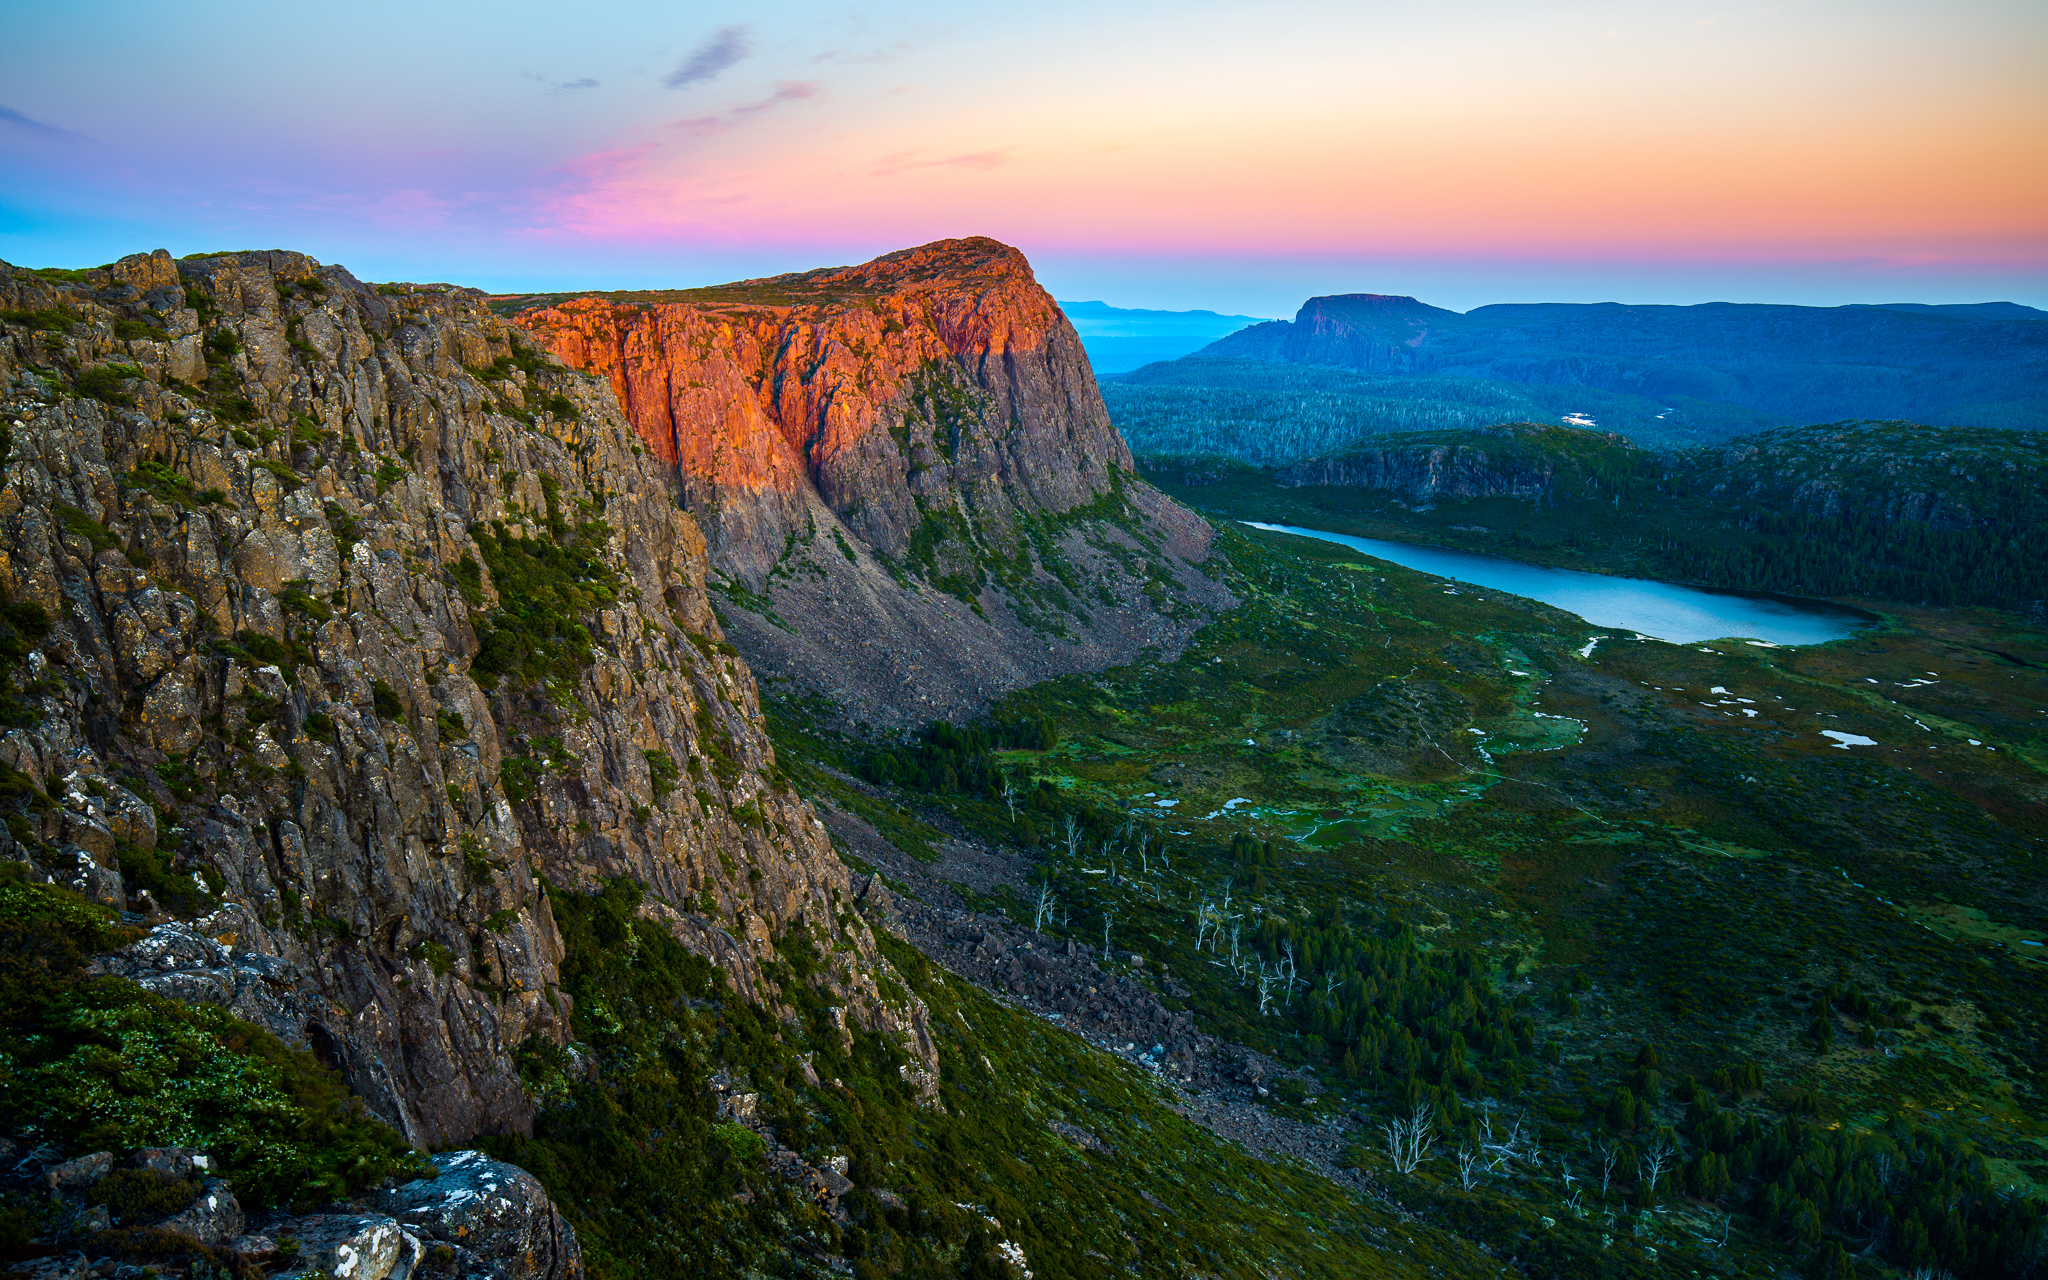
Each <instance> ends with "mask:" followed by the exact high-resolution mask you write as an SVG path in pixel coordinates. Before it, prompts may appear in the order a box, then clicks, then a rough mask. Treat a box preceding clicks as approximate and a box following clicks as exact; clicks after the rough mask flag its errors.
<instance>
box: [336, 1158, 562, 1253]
mask: <svg viewBox="0 0 2048 1280" xmlns="http://www.w3.org/2000/svg"><path fill="white" fill-rule="evenodd" d="M434 1163H435V1165H436V1166H437V1167H438V1168H439V1169H440V1174H439V1175H438V1176H436V1177H433V1178H422V1179H419V1180H418V1181H414V1182H408V1183H405V1184H403V1185H402V1186H397V1187H393V1188H391V1189H390V1190H388V1191H385V1192H382V1193H381V1194H379V1195H378V1197H377V1207H378V1208H379V1209H382V1210H383V1211H384V1212H386V1213H388V1214H390V1215H391V1216H392V1217H394V1218H396V1219H398V1221H400V1222H402V1223H404V1224H405V1225H406V1226H407V1227H409V1228H411V1229H413V1230H414V1231H416V1232H418V1233H420V1234H421V1235H423V1236H431V1237H432V1238H433V1239H435V1240H438V1241H441V1242H443V1243H445V1244H449V1245H453V1246H457V1247H459V1248H460V1249H462V1250H464V1251H466V1252H467V1253H469V1254H471V1255H473V1256H474V1258H475V1260H476V1261H477V1263H478V1264H480V1265H482V1266H485V1267H488V1268H489V1272H490V1274H491V1276H492V1277H494V1280H574V1278H576V1277H581V1276H582V1274H583V1252H582V1249H581V1248H580V1247H579V1246H578V1245H577V1243H576V1233H575V1231H573V1230H572V1229H571V1228H570V1226H569V1224H568V1223H567V1222H564V1221H563V1220H562V1215H561V1214H559V1213H557V1212H556V1211H555V1206H554V1204H553V1202H551V1201H550V1200H549V1199H548V1194H547V1191H546V1190H545V1189H543V1188H542V1187H541V1185H540V1182H539V1180H538V1179H536V1178H535V1177H534V1176H533V1175H532V1174H530V1173H528V1172H526V1171H525V1170H524V1169H520V1168H518V1167H516V1166H514V1165H509V1164H504V1163H501V1162H499V1161H497V1160H493V1159H491V1158H490V1157H489V1156H487V1155H485V1154H484V1153H483V1152H481V1151H453V1152H447V1153H444V1154H442V1155H438V1156H435V1157H434Z"/></svg>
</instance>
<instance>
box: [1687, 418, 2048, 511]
mask: <svg viewBox="0 0 2048 1280" xmlns="http://www.w3.org/2000/svg"><path fill="white" fill-rule="evenodd" d="M1674 469H1675V471H1676V473H1677V474H1678V476H1679V477H1680V478H1681V479H1682V480H1683V481H1684V482H1685V483H1687V484H1688V485H1689V486H1690V487H1691V488H1692V489H1693V490H1694V491H1695V492H1698V493H1700V494H1701V495H1702V496H1704V497H1707V498H1709V499H1711V500H1712V501H1714V502H1716V503H1718V504H1722V505H1725V506H1728V507H1731V508H1737V509H1759V508H1760V509H1763V510H1767V511H1774V512H1798V513H1799V514H1801V515H1806V516H1813V517H1816V518H1819V519H1824V520H1839V521H1846V522H1850V523H1864V524H1872V525H1884V526H1890V525H1926V526H1927V527H1928V528H1930V529H1933V530H1937V531H1940V532H1943V533H1958V532H1962V531H1965V530H1994V529H2001V528H2004V529H2011V530H2014V531H2016V532H2017V531H2025V530H2030V529H2038V528H2039V527H2040V526H2041V524H2042V523H2043V521H2048V499H2044V497H2043V492H2044V489H2043V478H2044V474H2048V437H2043V436H2042V434H2041V433H2040V432H2034V431H1995V430H1985V429H1972V428H1967V427H1927V426H1921V425H1919V424H1917V423H1911V422H1836V423H1829V424H1826V425H1822V426H1812V427H1788V428H1784V429H1781V430H1777V431H1766V432H1761V433H1759V434H1757V435H1753V436H1744V437H1741V438H1738V439H1735V440H1731V441H1729V442H1728V443H1727V444H1725V445H1722V446H1719V447H1715V448H1708V449H1699V450H1695V451H1693V452H1692V453H1690V454H1687V455H1685V456H1683V457H1681V458H1679V459H1676V460H1675V467H1674Z"/></svg>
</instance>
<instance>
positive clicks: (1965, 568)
mask: <svg viewBox="0 0 2048 1280" xmlns="http://www.w3.org/2000/svg"><path fill="white" fill-rule="evenodd" d="M1148 465H1149V466H1150V467H1151V468H1152V469H1153V472H1154V474H1155V475H1156V476H1158V477H1159V478H1161V479H1162V480H1164V481H1166V482H1168V483H1170V484H1179V485H1183V486H1188V487H1189V492H1188V495H1187V496H1188V497H1189V498H1190V500H1192V501H1196V502H1200V503H1203V504H1204V505H1206V506H1208V507H1210V508H1211V509H1212V510H1217V511H1225V512H1227V513H1229V514H1231V515H1235V516H1239V517H1241V518H1246V519H1261V520H1282V521H1286V522H1290V523H1295V524H1300V525H1305V526H1309V527H1314V528H1326V529H1335V530H1337V531H1340V532H1351V533H1358V534H1362V535H1366V536H1374V537H1389V536H1391V537H1408V538H1415V537H1423V538H1426V539H1427V540H1428V541H1431V542H1437V543H1441V544H1443V545H1447V546H1454V547H1461V548H1464V549H1467V550H1478V551H1495V552H1500V553H1503V554H1507V555H1511V556H1514V557H1515V558H1518V559H1526V560H1536V561H1540V562H1543V563H1550V564H1558V565H1564V566H1569V567H1573V568H1585V569H1594V570H1600V571H1606V572H1616V573H1625V574H1632V575H1638V576H1643V577H1652V578H1660V579H1665V580H1675V581H1684V582H1696V583H1703V584H1707V585H1712V586H1724V587H1737V588H1742V589H1747V590H1767V591H1783V592H1788V593H1793V594H1802V595H1816V596H1860V597H1866V598H1871V599H1879V600H1895V601H1905V602H1911V603H1916V604H1934V605H1956V604H1977V605H1992V606H1996V607H2000V608H2007V609H2015V610H2020V611H2023V612H2038V611H2039V610H2041V609H2042V607H2043V605H2042V601H2043V600H2044V599H2048V497H2044V494H2048V437H2044V436H2043V435H2042V434H2040V433H2036V432H2025V431H1997V430H1987V429H1968V428H1937V427H1927V426H1921V425H1918V424H1915V423H1906V422H1845V423H1834V424H1828V425H1822V426H1807V427H1793V428H1783V429H1779V430H1775V431H1768V432H1762V433H1759V434H1756V435H1751V436H1745V437H1741V438H1739V439H1736V440H1732V441H1730V442H1728V443H1727V444H1725V445H1720V446H1714V447H1707V448H1699V449H1693V450H1687V451H1680V452H1674V453H1658V452H1654V451H1651V450H1648V449H1640V448H1636V447H1633V446H1631V445H1630V444H1629V443H1628V442H1626V441H1624V440H1621V439H1620V438H1618V437H1615V436H1611V435H1605V434H1601V433H1597V432H1592V431H1584V430H1576V429H1573V428H1568V427H1539V426H1534V425H1523V426H1515V427H1495V428H1488V429H1485V430H1480V431H1436V432H1415V433H1402V434H1391V435H1386V436H1380V437H1376V438H1374V439H1372V440H1371V441H1369V442H1368V443H1366V444H1364V445H1362V446H1359V447H1356V448H1353V449H1350V450H1346V451H1341V452H1338V453H1335V454H1331V455H1328V456H1327V457H1324V458H1321V459H1316V460H1313V461H1308V462H1298V463H1294V464H1292V465H1289V466H1286V467H1281V468H1274V469H1271V470H1264V469H1258V468H1251V467H1245V466H1242V465H1238V464H1234V463H1229V462H1224V461H1218V460H1213V459H1211V460H1198V461H1191V460H1187V459H1157V458H1155V459H1151V460H1149V463H1148Z"/></svg>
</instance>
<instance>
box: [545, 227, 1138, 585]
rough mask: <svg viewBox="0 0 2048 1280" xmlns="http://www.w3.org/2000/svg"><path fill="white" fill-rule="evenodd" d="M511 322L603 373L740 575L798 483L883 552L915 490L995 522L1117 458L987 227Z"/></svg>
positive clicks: (904, 533)
mask: <svg viewBox="0 0 2048 1280" xmlns="http://www.w3.org/2000/svg"><path fill="white" fill-rule="evenodd" d="M518 319H519V323H521V324H522V325H524V326H525V327H526V328H527V329H528V330H530V331H531V332H533V333H534V334H535V335H536V336H537V337H539V338H540V339H541V340H543V341H544V342H545V343H546V344H547V346H548V348H549V349H550V350H552V351H553V352H554V353H555V354H556V355H557V356H558V357H559V358H561V359H562V360H563V361H564V362H566V363H568V364H570V365H573V366H575V367H577V368H581V369H585V370H589V371H591V372H595V373H600V374H602V375H604V376H605V377H607V378H609V379H610V380H611V383H612V386H613V387H614V388H615V389H616V391H617V392H618V396H619V399H620V401H621V403H622V404H624V406H625V408H626V412H627V414H628V415H629V417H630V418H631V419H632V421H633V424H634V425H635V427H637V428H638V430H639V432H640V434H641V436H642V437H643V438H644V439H645V440H646V442H647V444H648V446H649V447H650V448H652V449H653V450H654V451H655V452H657V453H658V454H659V455H660V456H661V457H662V458H663V459H664V460H667V461H670V462H673V463H676V464H677V465H678V469H679V472H680V474H681V477H682V481H683V485H684V490H685V495H686V497H687V499H688V500H689V502H690V504H691V505H692V507H693V508H696V509H699V510H700V512H701V513H702V514H703V515H704V516H705V523H706V524H707V526H708V527H709V528H710V530H711V532H712V538H713V543H714V552H715V554H717V555H718V557H719V559H721V560H722V561H724V562H725V564H726V567H727V569H728V571H730V572H735V573H740V574H743V575H745V576H748V577H753V576H754V575H756V574H759V573H762V572H765V571H766V570H767V568H768V567H769V566H770V565H772V564H773V563H774V562H775V560H776V558H777V556H778V555H779V553H780V552H781V551H782V550H783V546H784V539H785V537H786V535H787V534H789V533H790V532H792V531H797V530H800V529H802V528H803V527H804V519H805V508H806V505H807V501H806V500H807V498H808V497H809V495H810V494H815V495H816V496H817V498H818V499H821V500H822V501H823V503H824V504H825V505H826V506H828V507H829V508H830V509H831V510H832V512H833V513H834V514H835V515H837V516H838V518H839V519H840V520H841V521H843V522H844V523H845V525H846V526H847V527H848V528H849V529H851V530H853V531H856V532H858V533H859V535H860V536H861V538H862V539H863V540H865V541H866V542H867V543H868V544H869V545H870V546H872V547H874V548H875V549H876V550H878V551H881V552H883V553H884V554H887V555H891V556H896V555H900V554H901V553H902V552H903V550H904V548H905V545H906V543H907V541H908V539H909V538H910V536H911V534H912V533H913V532H914V531H915V529H916V528H917V526H918V525H919V523H920V521H921V518H922V517H921V514H920V510H919V504H920V501H922V503H923V504H924V505H925V506H926V507H932V506H934V505H944V506H954V505H956V503H957V505H958V506H959V507H961V508H962V509H963V510H964V511H965V512H966V513H968V514H970V515H971V516H972V517H974V518H977V519H980V520H995V521H1000V522H1005V523H1007V518H1008V516H1010V515H1011V514H1013V513H1014V512H1015V511H1017V510H1039V511H1062V510H1067V509H1069V508H1072V507H1075V506H1079V505H1081V504H1083V503H1086V502H1088V501H1090V500H1092V499H1093V498H1094V497H1096V495H1098V494H1099V493H1101V492H1103V491H1104V490H1105V489H1107V488H1108V487H1109V483H1110V474H1111V472H1110V469H1111V467H1112V466H1115V467H1121V468H1125V469H1128V468H1130V466H1131V456H1130V450H1129V449H1128V447H1127V446H1125V444H1124V442H1123V440H1122V438H1121V437H1119V436H1118V435H1117V433H1116V431H1115V430H1114V429H1113V428H1112V427H1111V426H1110V423H1109V416H1108V414H1107V412H1106V411H1105V410H1104V408H1103V405H1102V397H1101V395H1100V393H1099V392H1098V391H1097V390H1096V387H1095V381H1094V378H1093V376H1092V375H1091V374H1090V372H1089V368H1088V362H1087V357H1086V356H1085V354H1084V353H1083V352H1082V349H1081V343H1080V340H1079V338H1077V337H1076V336H1075V333H1074V330H1073V326H1072V325H1070V324H1069V323H1068V322H1067V319H1066V317H1065V316H1064V315H1063V314H1061V312H1060V310H1059V308H1058V306H1057V305H1056V304H1055V303H1054V302H1053V300H1052V298H1051V296H1050V295H1048V294H1047V293H1046V292H1045V290H1044V289H1042V288H1040V287H1039V285H1038V283H1037V281H1036V280H1034V279H1033V277H1032V274H1031V267H1030V264H1029V263H1027V262H1026V261H1025V259H1024V256H1023V255H1022V254H1021V253H1019V252H1017V251H1016V250H1015V249H1012V248H1010V247H1008V246H1006V245H1003V244H999V243H997V242H996V241H993V240H988V239H981V238H975V239H967V240H942V241H939V242H937V243H934V244H928V245H924V246H922V247H920V248H916V249H906V250H904V251H902V252H899V253H892V254H889V255H887V256H885V257H881V258H877V259H876V260H874V261H873V262H869V263H866V264H864V265H861V266H857V267H842V268H834V269H827V270H820V271H812V272H805V273H802V274H797V275H787V276H777V277H773V278H770V279H765V280H750V281H743V282H740V283H737V284H731V285H721V286H717V287H713V288H707V289H692V290H686V291H677V292H665V293H648V294H630V295H623V296H621V295H612V296H608V297H603V298H598V297H588V298H579V299H576V300H574V301H568V302H561V303H558V304H556V305H553V306H549V307H546V308H544V309H538V310H532V311H528V312H526V313H524V314H522V315H521V316H519V317H518ZM807 491H808V493H807Z"/></svg>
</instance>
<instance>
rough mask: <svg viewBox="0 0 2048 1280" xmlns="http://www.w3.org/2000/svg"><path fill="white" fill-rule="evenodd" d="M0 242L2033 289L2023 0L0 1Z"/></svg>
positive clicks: (2031, 125)
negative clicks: (1018, 1) (883, 257)
mask: <svg viewBox="0 0 2048 1280" xmlns="http://www.w3.org/2000/svg"><path fill="white" fill-rule="evenodd" d="M9 8H10V10H11V12H10V13H9V14H8V18H7V29H8V38H7V40H6V41H5V42H4V45H0V172H4V173H5V174H6V175H7V177H6V179H5V181H4V182H0V258H5V259H6V260H8V261H10V262H16V263H20V264H23V265H29V266H78V265H90V264H94V263H99V262H104V261H108V260H111V259H112V258H115V257H118V256H120V255H122V254H124V253H131V252H136V251H138V250H147V249H153V248H157V247H163V248H167V249H169V250H170V251H171V252H172V253H174V254H180V255H182V254H185V253H194V252H203V251H212V250H221V249H238V248H271V247H283V248H294V249H299V250H302V251H304V252H307V253H310V254H312V255H313V256H314V257H317V258H319V259H321V260H323V261H328V262H340V263H343V264H344V265H346V266H348V267H349V268H351V269H352V270H354V271H355V272H356V274H357V275H358V276H360V277H362V278H364V279H370V280H390V279H397V280H453V281H457V282H460V283H464V284H471V285H476V286H479V287H482V288H487V289H491V290H494V291H523V290H541V289H548V290H553V289H569V288H659V287H682V286H688V285H695V284H706V283H715V282H719V281H723V280H731V279H741V278H747V277H752V276H760V275H768V274H774V273H777V272H781V271H793V270H803V269H806V268H810V267H815V266H827V265H837V264H841V263H848V262H859V261H864V260H866V259H868V258H871V257H874V256H876V255H877V254H881V253H885V252H888V251H890V250H892V249H896V248H902V247H905V246H908V245H914V244H921V243H924V242H927V241H931V240H936V239H942V238H946V237H951V236H965V235H988V236H994V237H996V238H997V239H1000V240H1003V241H1006V242H1008V243H1010V244H1014V245H1016V246H1017V247H1019V248H1020V249H1022V250H1023V251H1024V252H1025V253H1026V254H1027V255H1028V256H1029V257H1030V259H1031V261H1032V263H1033V265H1034V267H1035V268H1036V269H1037V271H1038V273H1039V277H1040V279H1041V280H1043V281H1044V282H1045V284H1046V285H1047V287H1048V288H1050V289H1051V290H1052V291H1053V293H1054V294H1055V296H1057V297H1060V298H1067V299H1101V300H1103V301H1107V302H1110V303H1112V304H1114V305H1118V306H1127V307H1155V308H1167V309H1177V308H1198V307H1199V308H1209V309H1213V310H1217V311H1221V312H1228V313H1236V314H1247V315H1259V316H1286V315H1291V314H1292V313H1293V311H1294V309H1295V307H1297V306H1298V305H1299V304H1300V302H1301V301H1302V299H1304V298H1305V297H1308V296H1310V295H1313V294H1327V293H1343V292H1376V293H1401V294H1412V295H1414V296H1417V297H1420V298H1422V299H1424V300H1425V301H1428V302H1431V303H1434V304H1436V305H1438V306H1445V307H1451V308H1453V309H1457V310H1464V309H1468V308H1470V307H1473V306H1478V305H1482V304H1484V303H1489V302H1525V301H1573V302H1581V301H1610V300H1611V301H1625V302H1639V303H1645V302H1667V303H1690V302H1704V301H1715V300H1721V301H1738V302H1790V303H1802V304H1809V305H1836V304H1840V303H1847V302H1893V301H1921V302H1977V301H1989V300H1997V299H2010V300H2012V301H2017V302H2022V303H2026V304H2028V305H2032V306H2043V307H2048V77H2044V76H2043V75H2041V68H2042V67H2044V66H2048V5H2044V4H2041V3H2039V0H1914V2H1910V3H1906V2H1900V0H1768V2H1767V0H1738V2H1735V3H1709V4H1691V3H1666V2H1659V0H1627V2H1626V3H1617V2H1611V0H1586V2H1583V3H1545V2H1543V0H1435V2H1433V3H1431V4H1426V5H1417V4H1414V3H1413V2H1412V0H1401V2H1400V3H1386V2H1383V0H1343V2H1341V3H1321V2H1314V0H1280V2H1278V3H1272V2H1269V3H1261V4H1258V5H1251V4H1246V3H1243V2H1242V0H1235V2H1233V3H1228V4H1225V3H1213V2H1211V0H1173V2H1172V3H1164V2H1160V3H1154V2H1151V0H1142V2H1137V3H1118V2H1117V0H1110V2H1109V3H1103V0H1041V2H1040V3H1037V4H1033V5H1030V6H1018V5H1005V6H961V5H958V4H944V5H941V4H934V3H930V0H914V2H913V0H897V2H891V3H882V4H862V5H858V6H851V7H849V6H846V5H841V4H836V3H809V2H790V3H776V2H774V0H769V2H766V3H763V2H761V0H756V2H755V3H753V4H750V5H732V4H700V3H682V4H678V3H674V2H673V0H668V2H665V3H657V2H654V0H646V2H643V0H585V2H584V3H581V4H577V5H563V4H560V3H559V2H558V0H549V2H547V3H533V2H529V0H492V3H489V4H483V3H445V2H444V3H433V2H431V0H352V3H350V4H347V5H319V6H315V5H278V4H275V3H272V2H265V3H257V2H255V0H189V2H188V3H184V4H180V5H175V6H172V5H164V4H162V3H158V2H151V3H141V2H139V0H133V2H125V0H67V2H66V3H64V4H44V5H37V6H29V5H26V4H17V5H10V6H9Z"/></svg>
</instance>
